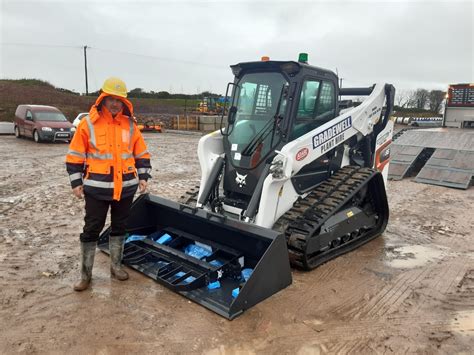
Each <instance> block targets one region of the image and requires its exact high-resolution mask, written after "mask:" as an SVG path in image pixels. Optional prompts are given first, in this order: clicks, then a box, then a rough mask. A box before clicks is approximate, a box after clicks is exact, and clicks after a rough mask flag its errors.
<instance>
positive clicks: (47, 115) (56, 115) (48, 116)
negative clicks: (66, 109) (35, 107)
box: [35, 111, 67, 122]
mask: <svg viewBox="0 0 474 355" xmlns="http://www.w3.org/2000/svg"><path fill="white" fill-rule="evenodd" d="M35 120H36V121H53V122H65V121H67V119H66V117H65V116H64V115H63V114H62V113H60V112H51V111H44V112H35Z"/></svg>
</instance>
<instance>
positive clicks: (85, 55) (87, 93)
mask: <svg viewBox="0 0 474 355" xmlns="http://www.w3.org/2000/svg"><path fill="white" fill-rule="evenodd" d="M84 71H85V74H86V96H87V95H89V84H88V82H87V46H84Z"/></svg>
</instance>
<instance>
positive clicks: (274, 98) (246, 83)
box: [228, 73, 288, 168]
mask: <svg viewBox="0 0 474 355" xmlns="http://www.w3.org/2000/svg"><path fill="white" fill-rule="evenodd" d="M237 84H238V87H237V88H236V89H235V90H234V106H236V108H237V112H236V115H235V123H234V126H233V127H230V135H229V138H228V140H229V145H230V150H231V159H232V162H233V164H234V165H236V166H241V167H248V168H252V167H255V166H256V165H257V164H258V163H259V162H260V161H261V159H262V158H264V157H265V156H266V155H267V153H268V152H269V151H270V150H271V148H272V147H273V146H274V145H275V144H276V143H277V141H278V139H276V137H275V129H274V128H275V124H274V123H275V116H278V115H282V114H283V112H285V108H286V96H285V95H282V93H283V90H284V88H285V87H286V86H287V85H288V82H287V81H286V79H285V77H284V76H283V75H282V74H280V73H253V74H245V75H244V76H243V77H242V78H241V79H240V81H239V82H238V83H237ZM280 98H281V101H280ZM279 101H280V102H279ZM278 107H279V112H277V110H278ZM249 148H253V149H249ZM242 153H244V154H245V155H248V157H247V156H244V154H242Z"/></svg>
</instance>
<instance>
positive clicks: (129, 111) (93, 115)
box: [89, 92, 133, 123]
mask: <svg viewBox="0 0 474 355" xmlns="http://www.w3.org/2000/svg"><path fill="white" fill-rule="evenodd" d="M107 96H112V97H114V98H116V99H119V100H120V101H122V102H123V104H124V105H125V107H124V109H123V110H122V114H123V115H125V116H129V118H130V119H131V120H133V105H132V103H131V102H130V101H129V100H128V99H126V98H125V97H120V96H116V95H110V94H107V93H105V92H103V93H101V94H100V96H99V97H98V98H97V100H96V101H95V104H94V105H93V106H92V107H91V109H90V111H89V117H90V120H91V122H92V123H95V122H96V121H97V120H98V119H99V117H100V113H99V106H100V104H101V102H102V101H103V100H104V99H105V98H106V97H107Z"/></svg>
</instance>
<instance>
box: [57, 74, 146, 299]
mask: <svg viewBox="0 0 474 355" xmlns="http://www.w3.org/2000/svg"><path fill="white" fill-rule="evenodd" d="M66 168H67V172H68V173H69V179H70V181H71V186H72V189H73V193H74V195H75V196H76V197H78V198H83V197H84V198H85V210H86V211H85V212H86V216H85V218H84V220H85V225H84V230H83V232H82V233H81V235H80V241H81V279H80V281H79V282H77V283H76V284H75V285H74V290H76V291H83V290H85V289H87V288H88V287H89V284H90V282H91V277H92V267H93V265H94V255H95V250H96V247H97V241H98V239H99V234H100V232H101V231H102V229H103V227H104V224H105V219H106V217H107V212H108V210H109V207H110V210H111V220H112V229H111V233H110V237H109V248H110V260H111V267H110V273H111V276H112V277H115V278H116V279H118V280H121V281H124V280H127V279H128V274H127V272H126V271H125V270H124V269H123V268H122V265H121V263H122V254H123V245H124V240H125V227H126V226H125V221H126V219H127V217H128V215H129V212H130V207H131V205H132V201H133V196H134V195H135V193H136V191H137V189H139V190H140V192H144V191H145V190H146V187H147V180H148V178H150V173H151V165H150V154H149V153H148V151H147V147H146V145H145V141H144V139H143V136H142V134H141V133H140V131H139V130H138V129H137V125H136V123H135V120H134V118H133V106H132V103H131V102H130V101H129V100H127V88H126V86H125V83H124V82H123V81H122V80H120V79H118V78H109V79H107V80H106V81H105V82H104V85H103V87H102V92H101V94H100V96H99V98H98V99H97V101H96V102H95V104H94V105H93V106H92V108H91V109H90V111H89V115H88V116H86V117H85V118H83V119H82V121H81V122H80V124H79V126H78V127H77V131H76V133H75V135H74V138H73V139H72V141H71V144H70V146H69V151H68V153H67V155H66Z"/></svg>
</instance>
